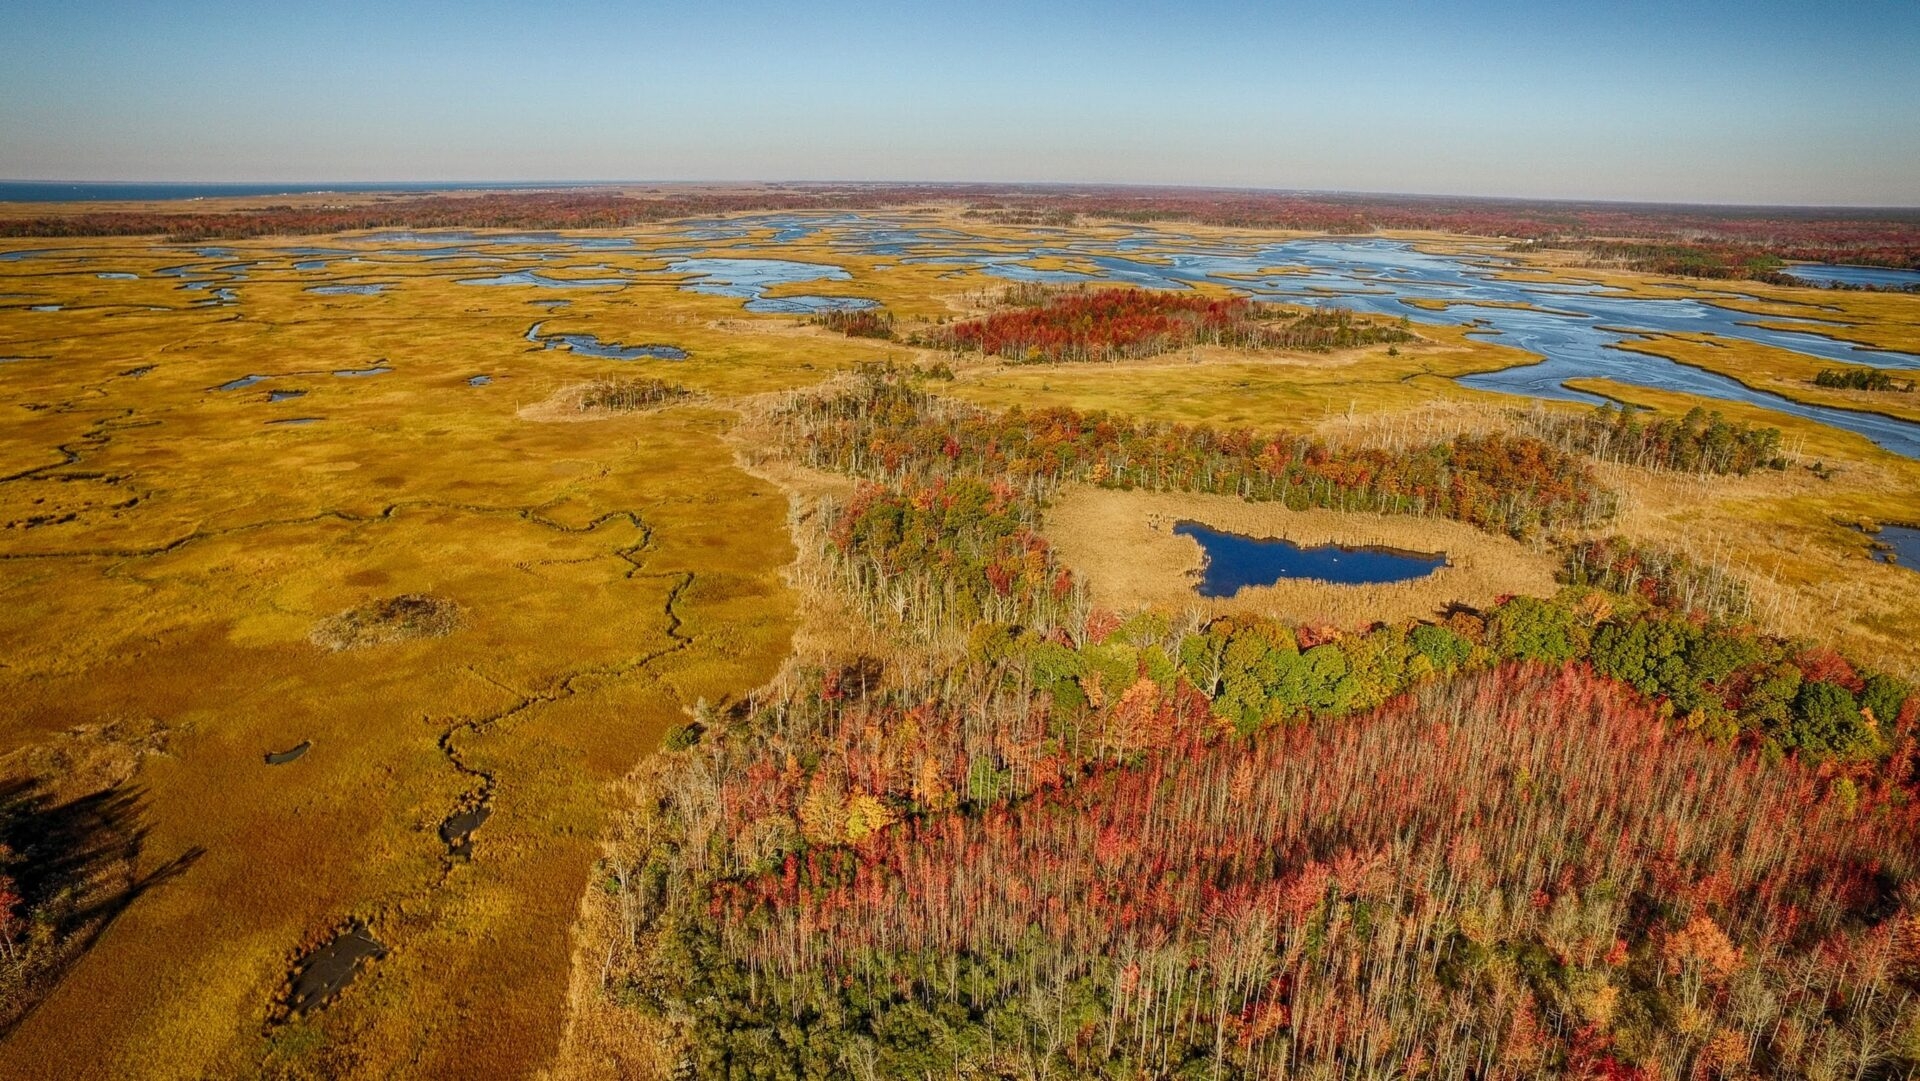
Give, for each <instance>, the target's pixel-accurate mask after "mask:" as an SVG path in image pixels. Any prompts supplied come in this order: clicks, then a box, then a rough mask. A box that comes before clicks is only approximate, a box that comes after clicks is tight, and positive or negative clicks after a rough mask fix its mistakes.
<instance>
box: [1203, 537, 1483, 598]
mask: <svg viewBox="0 0 1920 1081" xmlns="http://www.w3.org/2000/svg"><path fill="white" fill-rule="evenodd" d="M1173 532H1174V535H1175V536H1180V537H1192V538H1193V539H1194V540H1195V541H1197V542H1199V545H1200V550H1201V551H1202V552H1204V553H1205V563H1204V564H1203V567H1202V572H1201V579H1200V585H1199V592H1200V595H1201V596H1202V597H1231V596H1233V595H1234V594H1236V593H1238V592H1240V591H1241V590H1242V589H1245V588H1247V587H1248V586H1270V585H1273V584H1275V583H1277V582H1281V581H1284V580H1286V579H1290V578H1291V579H1311V580H1313V581H1319V582H1332V583H1335V584H1337V585H1379V584H1382V583H1386V582H1408V581H1412V580H1413V579H1415V578H1424V577H1426V576H1427V575H1429V574H1432V573H1433V572H1434V571H1437V570H1439V569H1440V568H1441V567H1444V566H1446V565H1447V556H1446V553H1444V552H1436V553H1426V552H1405V551H1401V550H1399V549H1395V548H1378V547H1371V546H1368V547H1356V548H1349V547H1346V546H1343V545H1338V544H1317V545H1313V546H1310V547H1303V546H1301V545H1298V544H1295V543H1293V542H1292V541H1285V540H1268V539H1261V538H1256V537H1248V536H1243V535H1241V534H1238V533H1227V532H1223V531H1221V530H1218V529H1212V528H1209V527H1207V526H1204V525H1201V524H1200V523H1198V522H1177V523H1175V524H1174V527H1173Z"/></svg>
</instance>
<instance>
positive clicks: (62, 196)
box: [0, 180, 610, 203]
mask: <svg viewBox="0 0 1920 1081" xmlns="http://www.w3.org/2000/svg"><path fill="white" fill-rule="evenodd" d="M608 186H610V185H609V184H608V183H607V182H604V181H531V180H530V181H464V182H463V181H445V180H437V181H392V182H382V183H357V184H356V183H325V182H320V181H309V182H291V183H277V184H204V183H196V182H192V181H144V180H143V181H118V180H99V181H95V180H66V181H62V180H0V202H4V203H113V202H142V203H144V202H161V201H176V200H182V201H183V200H191V199H242V198H250V197H263V196H275V195H328V194H340V195H385V194H393V195H427V194H431V193H433V192H443V191H536V190H554V189H561V188H568V189H571V188H599V187H608Z"/></svg>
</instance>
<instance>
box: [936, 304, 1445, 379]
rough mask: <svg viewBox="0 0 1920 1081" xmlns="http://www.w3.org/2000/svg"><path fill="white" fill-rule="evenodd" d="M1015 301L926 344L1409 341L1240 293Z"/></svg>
mask: <svg viewBox="0 0 1920 1081" xmlns="http://www.w3.org/2000/svg"><path fill="white" fill-rule="evenodd" d="M1008 299H1009V301H1010V302H1011V303H1013V304H1014V305H1015V306H1014V307H1013V308H1012V309H1011V310H1007V311H998V312H994V313H992V314H990V315H987V316H984V317H982V318H979V319H970V320H967V321H964V322H959V323H953V324H949V325H947V326H943V327H939V328H937V329H935V330H933V331H930V332H929V334H928V335H927V336H926V338H925V342H926V344H929V345H932V346H936V347H939V348H944V349H949V350H952V351H954V352H976V353H981V354H984V355H987V356H999V357H1004V358H1006V359H1008V360H1013V361H1019V362H1026V363H1039V362H1052V363H1058V362H1062V361H1111V360H1134V359H1139V358H1143V357H1151V356H1157V355H1159V354H1161V353H1167V352H1172V351H1174V350H1177V349H1187V348H1191V347H1193V346H1197V345H1223V346H1230V347H1233V348H1239V349H1289V350H1306V351H1312V352H1325V351H1327V350H1331V349H1347V348H1352V347H1355V346H1361V345H1372V344H1375V343H1379V342H1406V341H1412V340H1413V335H1412V334H1411V333H1410V332H1409V331H1407V330H1406V329H1405V328H1404V326H1398V325H1392V324H1387V323H1380V322H1376V321H1373V320H1367V319H1356V318H1355V317H1354V315H1353V313H1352V312H1350V311H1347V310H1345V309H1334V310H1330V311H1321V310H1315V311H1308V312H1303V313H1297V314H1294V313H1287V312H1284V311H1282V310H1281V309H1279V308H1276V307H1274V306H1273V305H1270V304H1259V303H1255V302H1253V301H1250V300H1247V299H1246V298H1244V297H1230V298H1215V297H1204V296H1192V295H1187V294H1182V293H1172V292H1164V291H1159V290H1148V289H1100V290H1087V289H1065V290H1062V289H1046V288H1044V287H1038V288H1030V289H1029V290H1027V291H1024V292H1010V293H1009V295H1008Z"/></svg>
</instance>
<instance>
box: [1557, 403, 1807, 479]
mask: <svg viewBox="0 0 1920 1081" xmlns="http://www.w3.org/2000/svg"><path fill="white" fill-rule="evenodd" d="M1521 416H1522V424H1523V427H1524V429H1525V430H1526V431H1528V432H1530V433H1532V434H1533V435H1535V436H1538V437H1539V438H1541V439H1544V440H1546V441H1548V442H1550V443H1552V444H1554V445H1555V446H1558V447H1562V448H1564V449H1566V450H1570V451H1574V452H1576V453H1580V454H1591V455H1593V456H1594V457H1596V458H1599V459H1601V460H1603V461H1609V462H1621V463H1623V464H1626V465H1635V466H1640V467H1641V468H1644V469H1667V470H1673V471H1676V472H1681V473H1718V474H1727V473H1734V474H1746V473H1751V472H1753V471H1754V470H1755V469H1762V468H1765V469H1784V468H1786V459H1785V458H1784V457H1782V456H1781V453H1780V429H1778V428H1762V427H1758V426H1756V425H1752V424H1744V423H1738V422H1734V421H1729V420H1727V419H1726V418H1724V417H1722V416H1721V415H1720V414H1719V413H1717V412H1708V411H1707V410H1705V409H1701V408H1700V407H1698V406H1695V407H1694V408H1693V409H1690V410H1688V411H1687V413H1686V415H1685V416H1682V417H1667V416H1661V415H1659V414H1657V413H1649V412H1647V411H1646V410H1642V409H1635V408H1631V407H1628V406H1616V405H1614V404H1613V403H1612V402H1607V403H1604V404H1602V405H1600V406H1599V407H1597V408H1596V409H1595V410H1594V411H1593V412H1591V413H1584V414H1582V413H1565V412H1559V411H1549V410H1544V409H1541V410H1534V411H1532V412H1530V413H1526V414H1522V415H1521Z"/></svg>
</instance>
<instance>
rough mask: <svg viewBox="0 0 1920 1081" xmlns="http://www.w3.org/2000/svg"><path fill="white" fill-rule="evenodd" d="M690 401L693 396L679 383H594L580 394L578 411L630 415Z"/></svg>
mask: <svg viewBox="0 0 1920 1081" xmlns="http://www.w3.org/2000/svg"><path fill="white" fill-rule="evenodd" d="M691 397H693V392H692V391H690V390H688V389H687V388H686V387H683V386H681V385H680V384H678V383H669V382H667V381H666V380H664V379H656V378H653V377H652V376H634V377H631V378H623V379H595V380H594V381H592V382H591V383H588V384H587V385H586V386H585V387H584V388H583V389H582V390H581V392H580V408H581V409H583V410H586V409H604V410H607V411H609V412H615V413H629V412H633V411H634V410H638V409H651V408H653V407H654V406H657V405H667V404H669V403H672V402H677V401H682V400H684V399H687V398H691Z"/></svg>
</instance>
